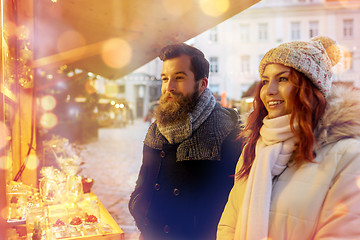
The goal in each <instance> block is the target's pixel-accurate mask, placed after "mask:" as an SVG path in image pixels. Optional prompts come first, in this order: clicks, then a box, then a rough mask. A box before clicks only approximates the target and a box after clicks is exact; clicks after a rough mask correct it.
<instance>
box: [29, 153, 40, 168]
mask: <svg viewBox="0 0 360 240" xmlns="http://www.w3.org/2000/svg"><path fill="white" fill-rule="evenodd" d="M38 166H39V159H38V157H37V156H36V155H35V154H30V155H29V156H28V160H27V163H26V168H27V169H30V170H34V169H36V168H37V167H38Z"/></svg>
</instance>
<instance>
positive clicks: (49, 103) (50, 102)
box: [40, 95, 56, 111]
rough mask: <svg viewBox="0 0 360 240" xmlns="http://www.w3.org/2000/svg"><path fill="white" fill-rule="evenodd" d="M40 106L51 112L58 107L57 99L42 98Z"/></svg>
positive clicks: (51, 97)
mask: <svg viewBox="0 0 360 240" xmlns="http://www.w3.org/2000/svg"><path fill="white" fill-rule="evenodd" d="M40 104H41V107H42V108H43V109H44V110H45V111H51V110H53V109H54V108H55V106H56V99H55V98H54V97H53V96H51V95H47V96H44V97H42V98H41V100H40Z"/></svg>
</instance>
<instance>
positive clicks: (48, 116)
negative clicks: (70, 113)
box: [40, 113, 58, 129]
mask: <svg viewBox="0 0 360 240" xmlns="http://www.w3.org/2000/svg"><path fill="white" fill-rule="evenodd" d="M57 123H58V118H57V116H56V115H55V114H53V113H44V114H43V115H42V116H41V118H40V124H41V126H43V127H44V128H48V129H50V128H53V127H55V126H56V125H57Z"/></svg>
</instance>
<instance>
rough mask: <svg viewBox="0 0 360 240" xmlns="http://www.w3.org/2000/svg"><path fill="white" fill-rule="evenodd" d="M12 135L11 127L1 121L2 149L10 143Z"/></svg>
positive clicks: (0, 142) (0, 146)
mask: <svg viewBox="0 0 360 240" xmlns="http://www.w3.org/2000/svg"><path fill="white" fill-rule="evenodd" d="M3 134H4V135H3ZM10 137H11V136H10V131H9V128H8V127H7V126H6V124H5V123H3V122H0V149H2V148H4V147H5V146H6V145H7V144H8V143H9V140H10Z"/></svg>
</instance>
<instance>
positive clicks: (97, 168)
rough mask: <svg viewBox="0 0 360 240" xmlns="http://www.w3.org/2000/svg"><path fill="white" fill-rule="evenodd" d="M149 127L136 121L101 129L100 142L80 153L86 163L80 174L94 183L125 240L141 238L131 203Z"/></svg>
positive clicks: (141, 121)
mask: <svg viewBox="0 0 360 240" xmlns="http://www.w3.org/2000/svg"><path fill="white" fill-rule="evenodd" d="M148 127H149V124H148V123H145V122H144V121H143V120H142V119H137V120H135V121H134V124H133V125H131V124H129V125H127V126H126V127H124V128H101V129H99V133H98V139H97V140H96V141H93V142H90V143H88V144H86V145H84V150H83V151H82V153H81V158H83V160H84V162H85V164H84V165H83V166H82V171H81V173H80V174H81V175H83V176H87V177H91V178H93V179H94V180H95V181H94V186H93V188H92V191H93V192H94V193H95V194H96V195H97V196H98V198H99V199H100V201H101V202H102V203H103V205H104V206H105V207H106V208H107V210H108V211H109V213H110V214H111V215H112V216H113V218H114V219H115V221H116V222H117V223H118V224H119V226H120V227H121V228H122V230H123V231H124V232H125V239H126V240H138V237H139V231H138V229H137V227H136V225H135V223H134V220H133V218H132V216H131V215H130V213H129V211H128V201H129V196H130V194H131V192H132V191H133V189H134V186H135V182H136V179H137V175H138V172H139V169H140V165H141V161H142V147H143V140H144V137H145V135H146V132H147V129H148Z"/></svg>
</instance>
